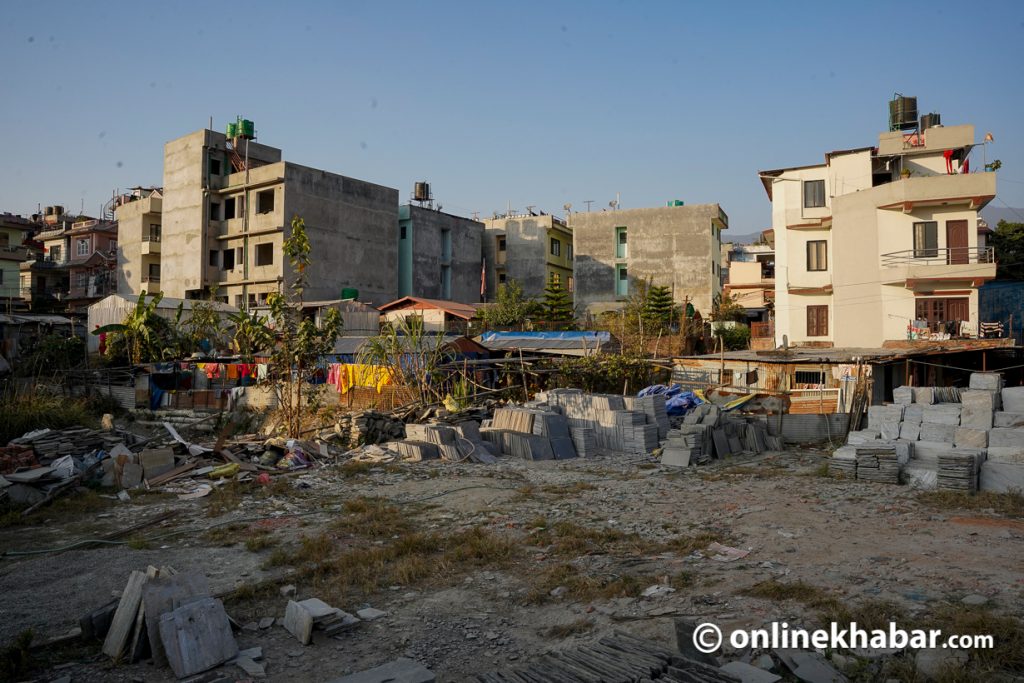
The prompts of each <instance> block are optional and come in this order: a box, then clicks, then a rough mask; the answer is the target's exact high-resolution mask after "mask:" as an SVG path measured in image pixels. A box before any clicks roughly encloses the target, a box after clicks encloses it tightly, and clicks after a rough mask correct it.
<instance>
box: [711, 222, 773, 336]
mask: <svg viewBox="0 0 1024 683" xmlns="http://www.w3.org/2000/svg"><path fill="white" fill-rule="evenodd" d="M765 232H770V231H769V230H766V231H765ZM722 287H723V291H724V292H725V293H727V294H729V296H730V297H731V298H732V300H733V301H735V302H736V303H738V304H739V305H740V306H743V308H745V309H746V311H747V317H748V318H749V319H751V320H752V321H754V320H756V321H761V320H765V319H767V317H768V312H769V310H770V309H771V307H772V305H773V304H772V301H773V299H774V298H775V245H774V244H770V243H769V242H768V241H767V240H764V239H762V240H761V241H759V242H757V243H755V244H732V243H730V242H726V243H724V244H723V245H722Z"/></svg>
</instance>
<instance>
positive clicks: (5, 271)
mask: <svg viewBox="0 0 1024 683" xmlns="http://www.w3.org/2000/svg"><path fill="white" fill-rule="evenodd" d="M31 229H32V222H31V221H29V220H28V219H27V218H22V217H21V216H16V215H14V214H11V213H3V214H0V310H9V309H11V308H12V307H13V306H14V305H15V304H17V305H19V306H20V305H21V303H22V301H21V299H22V295H21V275H20V272H21V270H20V269H21V263H23V262H24V261H25V260H26V259H27V258H28V249H27V248H26V247H25V240H26V239H27V238H28V236H29V232H30V231H31Z"/></svg>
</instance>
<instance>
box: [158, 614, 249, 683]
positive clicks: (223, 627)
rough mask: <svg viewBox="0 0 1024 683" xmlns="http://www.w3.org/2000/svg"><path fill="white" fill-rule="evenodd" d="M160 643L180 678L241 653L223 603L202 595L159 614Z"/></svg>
mask: <svg viewBox="0 0 1024 683" xmlns="http://www.w3.org/2000/svg"><path fill="white" fill-rule="evenodd" d="M160 642H161V643H163V646H164V651H165V652H166V653H167V661H168V662H169V663H170V665H171V670H173V671H174V675H175V676H177V677H178V678H185V677H186V676H194V675H195V674H198V673H202V672H204V671H207V670H209V669H212V668H213V667H215V666H217V665H219V664H223V663H224V662H226V661H228V660H229V659H234V658H235V657H237V656H238V643H236V642H235V637H234V635H232V633H231V623H230V622H229V621H228V615H227V612H225V611H224V604H223V603H222V602H221V601H220V600H217V599H216V598H203V599H202V600H197V601H196V602H191V603H188V604H187V605H182V606H181V607H179V608H178V609H176V610H174V611H173V612H168V613H166V614H164V615H163V616H161V617H160Z"/></svg>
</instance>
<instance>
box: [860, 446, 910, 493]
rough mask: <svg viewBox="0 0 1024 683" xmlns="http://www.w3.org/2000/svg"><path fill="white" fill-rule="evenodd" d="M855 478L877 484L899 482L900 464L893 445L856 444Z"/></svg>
mask: <svg viewBox="0 0 1024 683" xmlns="http://www.w3.org/2000/svg"><path fill="white" fill-rule="evenodd" d="M856 462H857V470H856V478H857V479H864V480H865V481H873V482H875V483H878V484H899V483H900V464H899V461H898V460H897V456H896V447H895V446H886V445H879V446H857V449H856Z"/></svg>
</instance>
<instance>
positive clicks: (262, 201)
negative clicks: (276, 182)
mask: <svg viewBox="0 0 1024 683" xmlns="http://www.w3.org/2000/svg"><path fill="white" fill-rule="evenodd" d="M273 210H274V191H273V190H263V191H262V192H257V193H256V213H271V212H272V211H273Z"/></svg>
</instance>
